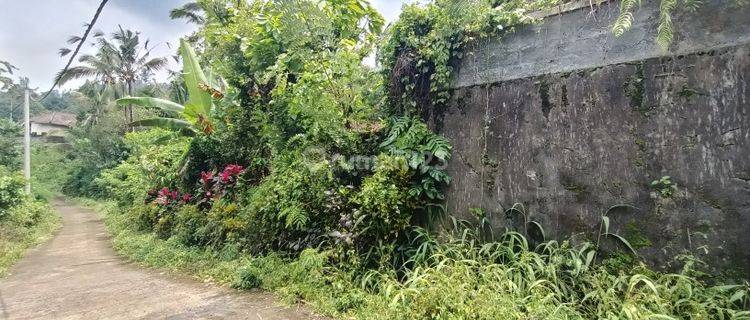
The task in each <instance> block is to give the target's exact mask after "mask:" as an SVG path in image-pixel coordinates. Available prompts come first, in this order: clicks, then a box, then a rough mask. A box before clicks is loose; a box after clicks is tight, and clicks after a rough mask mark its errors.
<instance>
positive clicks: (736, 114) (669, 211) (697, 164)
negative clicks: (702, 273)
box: [430, 1, 750, 277]
mask: <svg viewBox="0 0 750 320" xmlns="http://www.w3.org/2000/svg"><path fill="white" fill-rule="evenodd" d="M705 2H706V3H705V5H704V7H703V8H702V9H701V10H700V11H699V12H697V13H694V14H686V15H681V14H677V15H676V16H675V27H676V28H677V30H681V31H679V32H678V34H677V38H676V42H675V44H674V48H673V49H672V51H671V52H670V53H666V52H663V51H661V49H659V48H658V47H656V45H655V44H654V36H655V31H654V30H655V28H656V24H657V22H656V14H657V12H658V11H657V10H656V6H657V5H658V2H644V7H643V8H641V10H639V11H638V13H637V14H636V18H635V19H636V20H635V21H636V23H635V24H634V27H633V30H632V31H631V32H629V33H627V34H626V35H625V36H623V37H621V38H617V39H616V38H614V37H613V36H612V34H611V32H610V27H609V25H610V24H611V22H612V21H613V20H614V18H615V16H616V14H617V12H618V11H619V10H618V3H612V4H604V5H601V6H599V7H597V8H596V11H595V12H591V11H590V9H589V8H588V7H586V8H584V9H579V10H576V11H572V12H567V13H563V14H562V15H559V16H553V17H549V18H547V19H546V20H545V22H544V23H543V24H541V25H536V26H532V27H526V28H522V29H520V30H518V31H517V32H516V33H514V34H513V35H510V36H506V37H505V38H503V39H490V40H487V41H483V42H481V43H477V44H475V45H474V46H472V47H471V48H470V50H469V54H468V55H467V58H465V59H464V61H462V62H461V63H460V64H459V65H458V70H457V75H456V78H455V81H454V89H453V98H452V101H451V103H450V105H449V107H448V108H447V109H446V110H441V111H438V112H436V113H435V114H434V115H432V116H431V117H432V118H431V119H430V122H431V123H432V125H433V126H434V127H435V128H436V129H437V130H438V131H440V132H442V133H443V134H444V135H445V136H446V137H448V138H449V139H450V140H451V141H452V143H453V146H454V157H453V159H452V161H451V162H450V164H449V168H448V170H449V172H450V174H451V176H452V177H453V178H454V181H453V183H452V184H451V186H450V187H449V190H448V193H447V199H446V201H447V208H448V210H449V212H451V213H452V214H455V215H458V216H460V217H463V218H467V219H470V218H471V214H470V213H469V209H470V208H482V209H484V210H485V211H486V212H487V213H488V215H489V217H490V219H491V221H492V224H493V226H494V230H503V228H504V227H512V226H516V227H518V223H519V222H518V218H517V217H513V216H511V217H507V216H505V215H504V214H503V211H504V209H507V208H509V207H510V206H512V205H513V204H514V203H516V202H520V203H523V204H524V205H525V207H526V208H527V210H528V212H529V215H530V219H531V220H534V221H538V222H539V223H540V224H541V225H542V226H543V227H544V229H545V231H546V233H547V236H548V238H550V237H552V238H563V237H568V236H571V235H577V237H584V238H587V237H588V238H590V237H592V236H593V235H594V234H595V233H596V232H597V230H598V227H599V223H600V221H601V219H600V215H601V214H602V213H603V212H604V211H605V210H606V209H607V208H608V207H610V206H612V205H615V204H620V203H627V204H630V205H634V206H636V207H637V208H638V210H616V211H615V212H612V213H611V214H610V216H611V220H612V231H613V232H616V233H619V234H620V235H623V236H625V237H626V238H629V240H630V241H631V242H633V243H634V244H635V245H637V246H638V247H639V253H640V254H641V255H642V256H643V257H644V258H645V259H646V260H647V261H648V262H650V263H652V264H654V265H657V266H664V265H666V264H667V262H668V261H669V260H670V259H671V257H673V256H674V255H676V254H678V253H680V252H682V251H683V250H688V251H690V252H692V253H694V254H696V255H699V256H703V257H704V258H705V259H707V260H708V261H710V262H711V263H712V264H713V265H715V266H720V267H727V268H728V269H727V270H730V269H731V270H739V271H740V272H741V274H740V275H744V276H745V277H750V106H749V104H750V88H748V78H749V77H750V44H749V43H750V8H748V7H743V8H732V7H730V6H729V4H728V3H724V2H721V3H720V2H716V1H705ZM686 22H689V24H688V23H686ZM662 176H671V177H672V180H673V181H674V182H675V183H676V185H677V189H676V190H675V191H674V194H673V196H671V197H662V196H659V195H658V194H657V193H656V192H655V190H653V188H651V187H650V186H649V184H650V182H651V181H652V180H656V179H659V178H661V177H662ZM498 232H500V231H498ZM706 251H707V253H706Z"/></svg>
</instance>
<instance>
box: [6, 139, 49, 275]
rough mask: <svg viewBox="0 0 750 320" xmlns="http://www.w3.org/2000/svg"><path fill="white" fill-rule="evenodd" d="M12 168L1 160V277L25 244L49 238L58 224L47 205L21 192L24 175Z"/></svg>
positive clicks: (19, 254) (30, 245)
mask: <svg viewBox="0 0 750 320" xmlns="http://www.w3.org/2000/svg"><path fill="white" fill-rule="evenodd" d="M15 136H16V135H15V132H14V133H12V134H11V136H10V137H8V136H5V133H3V132H0V139H7V138H14V137H15ZM17 162H18V160H17V159H14V160H13V161H12V163H17ZM12 168H13V167H8V166H5V165H4V164H0V277H2V276H5V274H6V272H7V271H8V268H10V266H11V265H12V264H13V263H15V262H16V261H17V260H18V259H20V258H21V257H22V256H23V253H24V252H25V251H26V250H27V249H28V248H31V247H33V246H35V245H37V244H39V243H42V242H43V241H45V240H46V239H49V238H50V236H51V235H52V233H53V232H54V231H55V230H56V229H57V228H58V227H59V225H60V218H59V216H57V215H56V214H54V212H53V210H52V208H51V207H50V206H49V205H47V204H46V203H45V202H44V201H40V200H36V199H34V198H33V197H30V196H27V195H25V194H24V191H23V188H24V185H25V181H24V178H23V176H22V175H21V173H20V172H17V171H15V169H14V168H13V169H12Z"/></svg>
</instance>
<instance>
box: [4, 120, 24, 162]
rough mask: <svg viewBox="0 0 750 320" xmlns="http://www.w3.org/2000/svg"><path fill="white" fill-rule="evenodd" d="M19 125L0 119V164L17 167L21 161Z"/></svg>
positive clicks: (20, 131)
mask: <svg viewBox="0 0 750 320" xmlns="http://www.w3.org/2000/svg"><path fill="white" fill-rule="evenodd" d="M22 132H23V131H22V130H21V127H20V126H19V125H17V124H15V123H13V122H10V121H8V120H6V119H0V150H2V152H0V166H5V167H8V168H11V169H17V168H18V166H19V165H20V163H21V133H22Z"/></svg>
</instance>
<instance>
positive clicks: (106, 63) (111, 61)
mask: <svg viewBox="0 0 750 320" xmlns="http://www.w3.org/2000/svg"><path fill="white" fill-rule="evenodd" d="M94 38H95V39H96V42H95V43H94V45H95V46H96V47H97V49H98V51H97V53H95V54H93V55H82V56H81V57H80V58H79V59H78V61H79V62H81V65H78V66H74V67H71V68H69V69H68V70H67V71H65V72H61V73H59V74H58V75H57V77H58V78H59V80H60V84H64V83H66V82H68V81H71V80H73V79H82V78H83V79H92V80H95V81H98V82H100V83H102V84H104V85H105V86H107V87H119V88H122V91H124V94H125V95H132V94H133V91H134V89H135V85H136V84H137V83H139V82H146V81H148V79H149V78H150V77H151V76H152V75H153V73H154V72H156V71H158V70H161V69H163V68H164V67H166V65H167V59H166V58H163V57H157V58H152V57H151V49H152V48H150V47H149V41H148V40H146V41H145V42H143V44H141V37H140V33H139V32H137V31H132V30H128V29H123V28H122V26H120V27H119V28H118V30H116V31H115V32H114V33H112V35H111V39H107V38H106V37H105V36H104V33H102V32H97V33H95V34H94ZM76 41H80V39H78V38H77V37H73V38H71V40H70V41H69V42H70V43H71V44H72V43H75V42H76ZM68 52H69V50H66V49H61V50H60V53H61V55H65V54H67V53H68ZM115 92H118V91H117V90H115ZM118 95H119V94H118ZM119 96H122V95H119ZM125 114H126V120H128V121H130V122H132V121H133V109H132V107H127V108H126V109H125Z"/></svg>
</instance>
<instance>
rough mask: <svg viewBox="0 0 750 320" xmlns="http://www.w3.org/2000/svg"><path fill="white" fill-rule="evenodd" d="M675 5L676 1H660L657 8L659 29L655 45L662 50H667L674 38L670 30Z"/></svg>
mask: <svg viewBox="0 0 750 320" xmlns="http://www.w3.org/2000/svg"><path fill="white" fill-rule="evenodd" d="M676 5H677V0H661V5H660V6H659V27H658V29H657V30H658V33H657V35H656V43H657V44H658V45H659V46H660V47H661V48H662V49H664V50H667V49H668V48H669V45H670V44H671V43H672V39H673V38H674V32H673V30H672V12H673V11H674V8H675V6H676Z"/></svg>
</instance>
